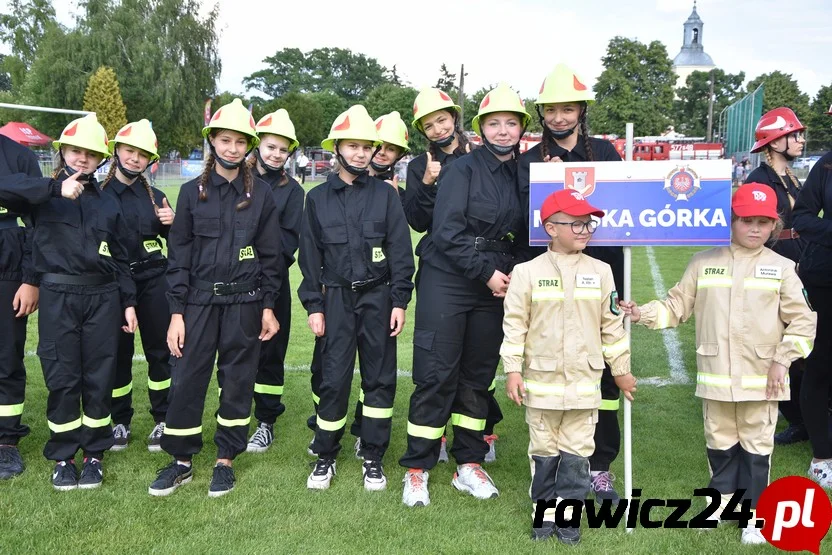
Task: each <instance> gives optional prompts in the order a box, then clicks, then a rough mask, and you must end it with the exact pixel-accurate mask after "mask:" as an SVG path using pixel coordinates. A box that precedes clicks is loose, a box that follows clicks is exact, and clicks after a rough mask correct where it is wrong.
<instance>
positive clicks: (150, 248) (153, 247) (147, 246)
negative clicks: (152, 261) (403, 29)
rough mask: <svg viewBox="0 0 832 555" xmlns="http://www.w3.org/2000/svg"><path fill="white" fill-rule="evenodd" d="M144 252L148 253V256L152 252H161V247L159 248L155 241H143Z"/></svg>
mask: <svg viewBox="0 0 832 555" xmlns="http://www.w3.org/2000/svg"><path fill="white" fill-rule="evenodd" d="M144 250H146V251H147V252H148V254H150V253H152V252H159V251H160V250H162V247H160V246H159V243H157V242H156V241H145V242H144Z"/></svg>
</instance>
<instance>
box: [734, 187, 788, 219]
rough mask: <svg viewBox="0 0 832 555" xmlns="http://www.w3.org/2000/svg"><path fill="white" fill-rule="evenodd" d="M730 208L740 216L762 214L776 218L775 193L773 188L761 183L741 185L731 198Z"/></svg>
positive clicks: (747, 216)
mask: <svg viewBox="0 0 832 555" xmlns="http://www.w3.org/2000/svg"><path fill="white" fill-rule="evenodd" d="M731 210H733V211H734V214H736V215H737V216H739V217H740V218H750V217H753V216H762V217H764V218H772V219H775V220H776V219H778V218H779V217H780V215H779V214H778V213H777V195H776V194H775V193H774V189H772V188H771V187H769V186H768V185H763V184H762V183H746V184H745V185H742V186H741V187H740V188H739V189H737V192H736V193H734V198H732V199H731Z"/></svg>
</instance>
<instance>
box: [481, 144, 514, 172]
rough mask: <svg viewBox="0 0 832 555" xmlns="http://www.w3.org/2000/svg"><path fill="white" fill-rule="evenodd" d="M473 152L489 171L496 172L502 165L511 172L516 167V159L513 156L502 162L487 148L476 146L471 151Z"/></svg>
mask: <svg viewBox="0 0 832 555" xmlns="http://www.w3.org/2000/svg"><path fill="white" fill-rule="evenodd" d="M473 154H474V155H475V156H477V157H479V158H480V159H481V160H484V161H485V167H487V168H488V170H489V171H490V172H491V173H497V172H498V171H500V168H503V167H505V168H506V169H507V170H508V171H509V172H512V173H513V172H514V171H515V170H516V169H517V161H516V160H515V159H514V158H510V159H508V160H506V161H505V162H502V161H500V160H499V159H498V158H497V157H496V156H494V154H492V153H491V151H490V150H488V149H487V148H478V149H476V150H474V151H473Z"/></svg>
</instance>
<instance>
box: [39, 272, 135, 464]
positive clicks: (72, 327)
mask: <svg viewBox="0 0 832 555" xmlns="http://www.w3.org/2000/svg"><path fill="white" fill-rule="evenodd" d="M40 295H41V297H40V302H41V304H40V316H39V318H38V332H39V337H40V341H39V344H38V355H39V356H40V358H41V366H42V368H43V373H44V380H45V382H46V387H47V389H48V390H49V398H48V400H47V407H46V418H47V422H48V423H49V428H50V432H51V435H50V439H49V441H47V443H46V445H45V446H44V449H43V454H44V456H45V457H46V458H47V459H50V460H66V459H70V458H72V457H74V456H75V454H76V452H77V451H78V450H79V449H83V451H84V453H85V454H88V455H91V456H95V457H101V456H102V455H103V452H104V451H106V450H107V449H109V448H110V447H112V445H113V434H112V427H111V426H110V400H111V398H112V394H113V384H114V381H115V371H116V367H115V363H116V361H115V356H116V351H117V349H118V333H120V330H119V328H120V323H121V319H122V312H121V305H120V301H119V295H118V292H117V291H108V290H106V289H105V290H104V291H100V292H96V290H95V289H92V288H91V289H90V292H89V293H88V294H84V295H76V294H71V293H60V292H56V291H52V290H50V289H48V288H47V287H41V291H40ZM82 327H83V330H81V328H82ZM82 404H83V407H84V411H85V413H86V414H85V417H83V418H82V416H81V406H82Z"/></svg>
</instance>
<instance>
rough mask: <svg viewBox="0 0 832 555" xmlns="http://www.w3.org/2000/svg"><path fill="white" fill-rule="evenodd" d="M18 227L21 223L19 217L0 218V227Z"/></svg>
mask: <svg viewBox="0 0 832 555" xmlns="http://www.w3.org/2000/svg"><path fill="white" fill-rule="evenodd" d="M16 227H20V224H19V223H17V217H14V218H3V219H0V229H13V228H16Z"/></svg>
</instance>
